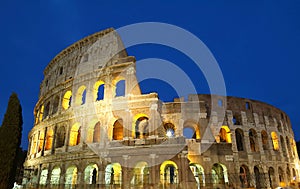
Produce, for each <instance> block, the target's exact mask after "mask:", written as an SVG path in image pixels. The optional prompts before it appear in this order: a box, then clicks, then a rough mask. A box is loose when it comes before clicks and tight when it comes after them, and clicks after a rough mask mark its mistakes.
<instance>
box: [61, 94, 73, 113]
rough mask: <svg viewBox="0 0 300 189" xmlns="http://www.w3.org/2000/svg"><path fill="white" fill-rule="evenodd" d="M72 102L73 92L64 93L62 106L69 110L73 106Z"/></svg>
mask: <svg viewBox="0 0 300 189" xmlns="http://www.w3.org/2000/svg"><path fill="white" fill-rule="evenodd" d="M71 102H72V92H71V91H67V92H66V93H65V95H64V98H63V100H62V107H63V108H64V109H65V110H67V109H69V108H70V107H71Z"/></svg>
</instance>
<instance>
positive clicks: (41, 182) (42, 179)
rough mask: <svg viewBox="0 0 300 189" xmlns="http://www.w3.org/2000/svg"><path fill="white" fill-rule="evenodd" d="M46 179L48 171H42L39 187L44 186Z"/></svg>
mask: <svg viewBox="0 0 300 189" xmlns="http://www.w3.org/2000/svg"><path fill="white" fill-rule="evenodd" d="M47 177H48V169H43V170H42V172H41V176H40V185H46V183H47Z"/></svg>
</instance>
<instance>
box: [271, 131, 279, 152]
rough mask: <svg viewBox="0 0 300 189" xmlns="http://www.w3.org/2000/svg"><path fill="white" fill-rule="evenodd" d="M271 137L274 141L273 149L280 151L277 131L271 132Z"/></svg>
mask: <svg viewBox="0 0 300 189" xmlns="http://www.w3.org/2000/svg"><path fill="white" fill-rule="evenodd" d="M271 137H272V143H273V150H275V151H278V150H279V141H278V136H277V133H276V132H274V131H273V132H271Z"/></svg>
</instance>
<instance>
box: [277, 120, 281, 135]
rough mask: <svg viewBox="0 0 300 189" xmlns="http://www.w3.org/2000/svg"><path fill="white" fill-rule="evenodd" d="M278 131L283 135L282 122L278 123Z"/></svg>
mask: <svg viewBox="0 0 300 189" xmlns="http://www.w3.org/2000/svg"><path fill="white" fill-rule="evenodd" d="M277 130H278V132H280V133H282V124H281V121H278V126H277Z"/></svg>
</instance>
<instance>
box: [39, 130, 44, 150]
mask: <svg viewBox="0 0 300 189" xmlns="http://www.w3.org/2000/svg"><path fill="white" fill-rule="evenodd" d="M44 138H45V134H44V131H40V138H39V146H38V152H41V151H42V150H43V144H44Z"/></svg>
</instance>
